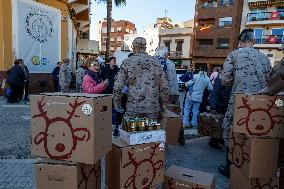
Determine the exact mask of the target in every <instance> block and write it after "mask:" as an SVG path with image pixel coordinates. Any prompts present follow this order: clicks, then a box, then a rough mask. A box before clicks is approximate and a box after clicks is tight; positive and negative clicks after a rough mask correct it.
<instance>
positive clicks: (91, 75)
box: [82, 60, 109, 94]
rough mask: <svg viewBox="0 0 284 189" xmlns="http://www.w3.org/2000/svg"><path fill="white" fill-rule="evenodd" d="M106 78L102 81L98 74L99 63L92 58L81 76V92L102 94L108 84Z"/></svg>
mask: <svg viewBox="0 0 284 189" xmlns="http://www.w3.org/2000/svg"><path fill="white" fill-rule="evenodd" d="M108 83H109V82H108V80H107V79H106V80H105V81H103V80H102V79H101V76H100V64H99V62H97V61H96V60H93V61H92V63H91V64H90V67H89V68H88V69H87V70H86V72H85V76H84V78H83V84H82V87H83V92H84V93H89V94H102V93H103V92H104V90H105V89H106V87H107V86H108Z"/></svg>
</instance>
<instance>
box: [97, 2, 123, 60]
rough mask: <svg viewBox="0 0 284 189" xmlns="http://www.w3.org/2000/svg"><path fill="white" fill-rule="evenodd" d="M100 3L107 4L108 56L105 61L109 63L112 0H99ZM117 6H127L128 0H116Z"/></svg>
mask: <svg viewBox="0 0 284 189" xmlns="http://www.w3.org/2000/svg"><path fill="white" fill-rule="evenodd" d="M97 1H99V2H106V4H107V39H106V54H105V60H106V61H107V60H108V58H109V54H110V33H111V21H112V0H97ZM114 3H115V6H121V5H126V0H114Z"/></svg>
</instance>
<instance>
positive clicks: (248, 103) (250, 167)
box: [229, 94, 284, 189]
mask: <svg viewBox="0 0 284 189" xmlns="http://www.w3.org/2000/svg"><path fill="white" fill-rule="evenodd" d="M283 102H284V96H266V95H253V94H236V95H235V112H234V126H233V127H232V129H231V133H230V142H229V159H230V161H231V163H232V166H231V171H230V189H243V188H246V189H255V188H258V189H264V188H271V189H277V188H279V183H281V182H279V174H278V173H279V172H278V170H279V169H278V168H279V167H280V166H282V165H281V162H283V159H281V157H282V158H283V155H282V153H283V149H280V151H279V141H280V139H281V138H284V104H283ZM281 145H282V144H281ZM281 145H280V147H281ZM279 152H280V153H279ZM278 156H279V158H278ZM281 187H283V186H280V188H281Z"/></svg>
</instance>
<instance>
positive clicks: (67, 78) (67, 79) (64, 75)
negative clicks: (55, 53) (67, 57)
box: [59, 64, 71, 87]
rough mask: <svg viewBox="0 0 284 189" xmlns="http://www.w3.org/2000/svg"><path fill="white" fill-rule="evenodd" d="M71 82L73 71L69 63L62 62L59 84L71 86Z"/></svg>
mask: <svg viewBox="0 0 284 189" xmlns="http://www.w3.org/2000/svg"><path fill="white" fill-rule="evenodd" d="M70 83H71V71H70V70H69V67H68V65H67V64H62V65H61V66H60V70H59V84H60V86H62V87H63V86H70Z"/></svg>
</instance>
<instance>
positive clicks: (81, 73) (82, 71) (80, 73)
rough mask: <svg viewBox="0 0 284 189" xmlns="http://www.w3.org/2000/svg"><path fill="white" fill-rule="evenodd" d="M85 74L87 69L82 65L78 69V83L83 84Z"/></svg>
mask: <svg viewBox="0 0 284 189" xmlns="http://www.w3.org/2000/svg"><path fill="white" fill-rule="evenodd" d="M84 76H85V69H84V68H82V67H81V66H80V67H79V68H78V69H77V70H76V84H77V85H82V83H83V78H84Z"/></svg>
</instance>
